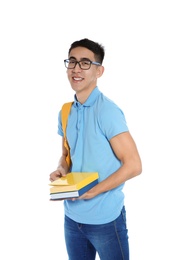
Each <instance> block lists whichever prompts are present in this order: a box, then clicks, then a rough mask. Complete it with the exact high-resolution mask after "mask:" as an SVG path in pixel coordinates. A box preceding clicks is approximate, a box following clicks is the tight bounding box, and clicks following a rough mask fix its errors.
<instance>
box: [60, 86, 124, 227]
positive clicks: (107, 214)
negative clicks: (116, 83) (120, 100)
mask: <svg viewBox="0 0 173 260" xmlns="http://www.w3.org/2000/svg"><path fill="white" fill-rule="evenodd" d="M127 131H128V127H127V124H126V120H125V116H124V114H123V112H122V110H121V109H120V108H119V107H118V106H117V105H116V104H115V103H114V102H113V101H112V100H110V99H109V98H108V97H106V96H105V95H104V94H103V93H101V92H100V90H99V89H98V87H96V88H95V89H94V90H93V91H92V93H91V94H90V96H89V97H88V99H87V100H86V102H85V103H84V104H80V103H79V102H78V101H77V100H76V97H74V103H73V105H72V108H71V111H70V115H69V117H68V124H67V132H66V135H67V140H68V143H69V146H70V153H71V160H72V168H71V171H73V172H98V173H99V182H101V181H102V180H104V179H105V178H107V177H108V176H109V175H111V174H112V173H113V172H115V171H116V170H117V169H118V168H119V167H120V166H121V162H120V161H119V160H118V159H117V157H116V156H115V154H114V152H113V150H112V148H111V146H110V143H109V140H110V139H111V138H112V137H114V136H116V135H118V134H120V133H122V132H127ZM58 134H59V135H61V136H63V130H62V124H61V111H60V112H59V116H58ZM123 186H124V184H122V185H120V186H119V187H117V188H115V189H112V190H110V191H107V192H104V193H102V194H100V195H98V196H96V197H95V198H93V199H90V200H76V201H71V200H65V201H64V208H65V214H66V215H67V216H68V217H69V218H71V219H73V220H74V221H76V222H79V223H86V224H104V223H108V222H110V221H113V220H114V219H116V218H117V217H118V216H119V214H120V212H121V209H122V207H123V205H124V193H123V191H122V189H123Z"/></svg>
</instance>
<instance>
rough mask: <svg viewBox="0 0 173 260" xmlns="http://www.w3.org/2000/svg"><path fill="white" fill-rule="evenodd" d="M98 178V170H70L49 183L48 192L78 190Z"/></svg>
mask: <svg viewBox="0 0 173 260" xmlns="http://www.w3.org/2000/svg"><path fill="white" fill-rule="evenodd" d="M98 178H99V175H98V172H70V173H68V174H67V175H66V176H64V177H61V178H58V179H57V180H55V181H53V182H51V183H50V184H49V185H50V186H52V187H50V193H57V192H65V191H75V190H80V189H81V188H83V187H85V186H86V185H88V184H90V183H92V182H93V181H95V180H98Z"/></svg>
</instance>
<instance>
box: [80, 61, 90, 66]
mask: <svg viewBox="0 0 173 260" xmlns="http://www.w3.org/2000/svg"><path fill="white" fill-rule="evenodd" d="M80 63H81V65H82V66H88V65H90V61H88V60H83V61H81V62H80Z"/></svg>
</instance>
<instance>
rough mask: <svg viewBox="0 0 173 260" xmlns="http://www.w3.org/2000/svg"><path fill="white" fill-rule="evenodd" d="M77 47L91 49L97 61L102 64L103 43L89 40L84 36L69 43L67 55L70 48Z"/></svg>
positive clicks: (103, 54)
mask: <svg viewBox="0 0 173 260" xmlns="http://www.w3.org/2000/svg"><path fill="white" fill-rule="evenodd" d="M77 47H84V48H87V49H88V50H90V51H92V52H93V53H94V56H95V59H96V61H97V62H100V63H101V64H102V62H103V59H104V56H105V50H104V47H103V45H101V44H99V43H97V42H94V41H91V40H89V39H87V38H84V39H82V40H79V41H75V42H73V43H72V44H71V46H70V49H69V51H68V55H69V54H70V52H71V50H72V49H74V48H77Z"/></svg>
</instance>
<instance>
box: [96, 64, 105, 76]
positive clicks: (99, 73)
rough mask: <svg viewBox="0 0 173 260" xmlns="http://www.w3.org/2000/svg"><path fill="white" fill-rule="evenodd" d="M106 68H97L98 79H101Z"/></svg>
mask: <svg viewBox="0 0 173 260" xmlns="http://www.w3.org/2000/svg"><path fill="white" fill-rule="evenodd" d="M104 70H105V68H104V67H103V66H98V67H97V78H100V77H101V76H102V75H103V72H104Z"/></svg>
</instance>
